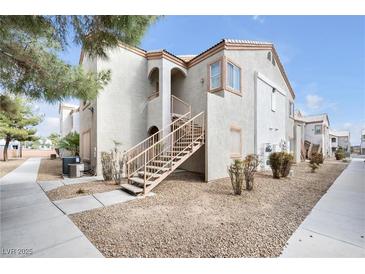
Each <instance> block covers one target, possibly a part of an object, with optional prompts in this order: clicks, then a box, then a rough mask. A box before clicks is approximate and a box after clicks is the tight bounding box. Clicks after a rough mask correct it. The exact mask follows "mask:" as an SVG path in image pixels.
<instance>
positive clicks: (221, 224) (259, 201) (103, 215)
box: [71, 161, 347, 257]
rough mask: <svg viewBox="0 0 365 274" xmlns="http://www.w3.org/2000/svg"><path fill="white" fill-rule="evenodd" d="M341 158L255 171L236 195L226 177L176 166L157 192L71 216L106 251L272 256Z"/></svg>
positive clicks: (335, 172)
mask: <svg viewBox="0 0 365 274" xmlns="http://www.w3.org/2000/svg"><path fill="white" fill-rule="evenodd" d="M346 166H347V164H346V163H342V162H335V161H326V162H325V163H324V164H323V165H322V166H321V168H320V169H319V170H318V171H317V172H316V173H310V169H309V167H308V164H307V163H300V164H298V165H296V166H294V167H293V170H294V175H293V177H291V178H286V179H280V180H277V179H272V176H271V174H270V173H269V172H266V173H259V174H257V175H256V177H255V184H254V189H253V191H250V192H248V191H243V193H242V195H241V196H235V195H233V191H232V186H231V183H230V181H229V179H228V178H227V179H222V180H218V181H216V182H212V183H209V184H207V183H204V182H203V180H202V178H201V177H199V176H198V175H196V174H193V173H189V172H183V173H175V174H173V175H172V176H170V177H169V178H167V179H166V180H165V181H164V182H162V183H161V184H160V185H159V186H157V187H156V188H155V189H154V190H153V192H154V193H156V195H155V196H151V197H146V198H144V199H137V200H133V201H130V202H127V203H123V204H118V205H114V206H110V207H106V208H101V209H96V210H92V211H87V212H83V213H78V214H74V215H71V218H72V220H73V222H74V223H75V224H76V225H77V226H78V227H79V228H80V229H81V230H82V232H83V233H84V234H85V235H86V236H87V237H88V238H89V240H90V241H91V242H92V243H93V244H94V245H95V246H96V247H97V248H98V249H99V250H100V251H101V252H102V253H103V255H104V256H106V257H277V256H279V255H280V253H281V251H282V249H283V247H284V245H285V243H286V242H287V240H288V239H289V237H290V236H291V235H292V233H293V232H294V231H295V230H296V228H297V227H298V226H299V225H300V223H301V222H302V221H303V220H304V218H305V217H306V216H307V215H308V213H309V211H310V210H311V209H312V208H313V206H314V205H315V204H316V203H317V201H318V200H319V199H320V198H321V196H322V195H323V194H324V193H325V192H326V191H327V189H328V188H329V187H330V186H331V184H332V183H333V182H334V180H335V179H336V178H337V177H338V176H339V174H340V173H341V172H342V171H343V170H344V168H345V167H346Z"/></svg>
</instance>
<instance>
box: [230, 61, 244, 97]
mask: <svg viewBox="0 0 365 274" xmlns="http://www.w3.org/2000/svg"><path fill="white" fill-rule="evenodd" d="M227 86H228V87H229V88H231V89H233V90H234V91H238V92H241V68H239V67H238V66H236V65H234V64H232V63H231V62H228V63H227Z"/></svg>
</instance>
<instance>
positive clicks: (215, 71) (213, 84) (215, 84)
mask: <svg viewBox="0 0 365 274" xmlns="http://www.w3.org/2000/svg"><path fill="white" fill-rule="evenodd" d="M209 78H210V79H209V81H210V82H209V83H210V84H209V89H210V90H213V89H217V88H220V87H221V86H222V66H221V61H217V62H215V63H213V64H211V65H210V66H209Z"/></svg>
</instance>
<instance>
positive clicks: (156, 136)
mask: <svg viewBox="0 0 365 274" xmlns="http://www.w3.org/2000/svg"><path fill="white" fill-rule="evenodd" d="M158 131H159V130H158V127H156V126H152V127H150V128H149V129H148V131H147V134H148V136H149V137H150V136H152V135H154V137H153V140H154V141H158V139H159V134H156V133H157V132H158Z"/></svg>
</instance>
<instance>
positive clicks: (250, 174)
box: [243, 154, 260, 190]
mask: <svg viewBox="0 0 365 274" xmlns="http://www.w3.org/2000/svg"><path fill="white" fill-rule="evenodd" d="M259 164H260V161H259V158H258V156H257V155H255V154H249V155H247V156H246V158H245V159H244V160H243V173H244V175H245V181H246V189H247V190H252V189H253V181H254V176H255V173H256V171H257V167H258V166H259Z"/></svg>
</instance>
